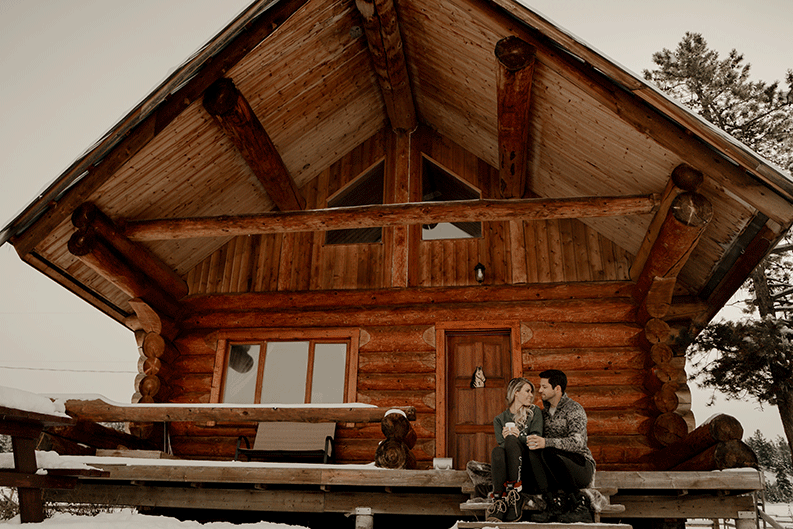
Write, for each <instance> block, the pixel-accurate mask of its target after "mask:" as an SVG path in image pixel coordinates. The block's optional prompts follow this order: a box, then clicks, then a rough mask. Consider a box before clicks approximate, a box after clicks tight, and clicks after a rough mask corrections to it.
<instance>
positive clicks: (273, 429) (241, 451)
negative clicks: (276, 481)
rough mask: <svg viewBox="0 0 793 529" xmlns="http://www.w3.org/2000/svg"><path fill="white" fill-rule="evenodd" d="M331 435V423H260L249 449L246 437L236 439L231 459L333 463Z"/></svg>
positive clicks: (334, 426)
mask: <svg viewBox="0 0 793 529" xmlns="http://www.w3.org/2000/svg"><path fill="white" fill-rule="evenodd" d="M335 435H336V423H335V422H313V423H312V422H260V423H259V426H258V428H257V429H256V438H255V439H254V442H253V448H251V446H250V443H249V442H248V438H247V437H240V438H238V439H237V449H236V451H235V453H234V460H235V461H240V457H244V458H245V459H246V460H247V461H274V462H291V461H302V462H312V463H329V462H330V463H333V461H334V459H335V452H334V450H333V439H334V437H335ZM243 442H244V443H245V447H244V448H243V447H242V443H243Z"/></svg>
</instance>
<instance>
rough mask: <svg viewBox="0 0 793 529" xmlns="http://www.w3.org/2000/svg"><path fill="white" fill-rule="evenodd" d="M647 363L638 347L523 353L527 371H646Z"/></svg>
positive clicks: (533, 350) (527, 351)
mask: <svg viewBox="0 0 793 529" xmlns="http://www.w3.org/2000/svg"><path fill="white" fill-rule="evenodd" d="M646 363H647V354H646V353H645V352H644V351H642V350H641V349H639V348H637V347H604V348H596V347H592V348H583V349H524V351H523V366H524V369H525V370H527V371H544V370H545V369H561V370H562V371H564V372H567V371H582V370H596V369H615V370H620V369H644V367H645V365H646Z"/></svg>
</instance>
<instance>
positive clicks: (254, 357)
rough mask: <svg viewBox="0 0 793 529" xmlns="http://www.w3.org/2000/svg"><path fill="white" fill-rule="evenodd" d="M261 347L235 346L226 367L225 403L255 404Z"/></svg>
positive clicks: (230, 352) (232, 347)
mask: <svg viewBox="0 0 793 529" xmlns="http://www.w3.org/2000/svg"><path fill="white" fill-rule="evenodd" d="M258 366H259V346H258V345H248V344H234V345H232V346H231V350H230V351H229V358H228V365H227V366H226V387H225V389H224V391H223V402H234V403H237V404H253V399H254V398H255V397H256V376H257V375H258V373H259V367H258Z"/></svg>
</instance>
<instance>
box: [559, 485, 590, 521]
mask: <svg viewBox="0 0 793 529" xmlns="http://www.w3.org/2000/svg"><path fill="white" fill-rule="evenodd" d="M568 498H569V502H568V510H567V512H564V513H562V514H560V515H559V522H561V523H579V522H583V523H594V521H595V520H594V518H593V517H592V509H591V508H590V504H589V497H588V496H587V495H586V494H584V493H583V492H581V491H578V492H573V493H571V494H570V495H569V496H568Z"/></svg>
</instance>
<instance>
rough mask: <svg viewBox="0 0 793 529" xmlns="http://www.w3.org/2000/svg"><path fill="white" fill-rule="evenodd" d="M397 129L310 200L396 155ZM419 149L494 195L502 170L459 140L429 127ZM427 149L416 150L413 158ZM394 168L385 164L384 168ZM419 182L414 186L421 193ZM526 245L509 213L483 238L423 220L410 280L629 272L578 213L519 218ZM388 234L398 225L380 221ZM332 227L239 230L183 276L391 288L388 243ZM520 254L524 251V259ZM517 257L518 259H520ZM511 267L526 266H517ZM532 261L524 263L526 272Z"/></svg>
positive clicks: (262, 284) (416, 173)
mask: <svg viewBox="0 0 793 529" xmlns="http://www.w3.org/2000/svg"><path fill="white" fill-rule="evenodd" d="M389 135H390V133H389V132H388V131H386V130H383V131H381V132H379V133H378V134H376V135H374V136H373V137H371V138H370V139H369V140H367V141H365V142H363V143H362V144H361V145H359V146H358V147H356V148H355V149H353V150H352V151H350V152H349V153H347V154H346V155H344V156H342V157H341V159H340V160H339V161H337V162H336V163H334V164H333V165H331V166H330V167H329V168H328V169H326V170H324V171H322V172H321V173H320V174H319V175H318V176H317V177H316V178H314V179H312V180H311V181H310V182H308V183H307V184H306V185H304V186H303V187H302V188H301V192H302V193H303V195H304V197H305V199H306V204H307V207H309V208H312V209H313V208H324V207H327V200H328V198H329V197H331V196H333V195H334V194H335V193H337V192H338V191H339V190H340V189H342V188H343V187H344V186H345V185H347V184H348V183H350V182H351V181H352V180H354V179H355V178H356V177H358V176H359V175H361V174H362V173H363V172H364V171H366V170H367V169H368V168H370V167H371V166H372V165H374V164H375V163H377V162H378V161H380V160H382V159H383V158H385V160H386V163H387V164H388V163H389V160H390V154H391V150H392V149H393V148H394V143H395V142H393V141H390V137H389ZM413 143H414V149H421V151H420V153H419V154H420V155H421V156H426V157H428V158H430V159H431V160H432V161H433V163H436V164H437V165H438V166H440V167H442V168H443V169H444V170H446V171H448V172H450V173H452V174H453V175H455V176H457V177H459V178H460V179H461V180H463V181H465V182H466V183H468V184H469V185H471V186H474V187H475V188H477V189H480V190H481V192H482V196H483V197H489V196H491V195H492V186H493V185H496V184H495V182H497V177H498V173H497V171H496V170H495V169H494V168H492V167H490V166H489V165H487V164H484V163H483V162H481V160H478V159H477V158H476V157H474V156H473V155H472V154H470V153H468V152H467V151H465V150H464V149H462V148H461V147H460V146H458V145H456V144H454V143H452V142H450V141H448V140H447V139H445V138H442V137H440V136H438V135H437V134H434V133H432V132H426V131H425V132H423V137H421V138H418V139H416V140H415V141H414V142H413ZM419 159H420V157H416V156H414V162H416V161H417V160H419ZM410 172H411V174H410V178H411V182H412V183H411V187H412V188H416V187H418V186H420V178H421V174H420V173H421V164H420V163H412V164H411V169H410ZM386 173H387V174H388V173H389V172H388V171H387V172H386ZM394 187H395V186H393V185H388V183H387V185H386V186H385V189H386V195H387V196H386V197H384V201H385V202H386V203H393V202H394V200H393V197H392V196H390V195H392V194H393V193H394ZM417 192H418V191H415V189H414V191H413V192H412V193H411V196H412V197H414V199H416V198H415V197H416V193H417ZM522 228H523V229H522V230H519V233H521V234H522V240H521V241H516V242H515V244H516V245H519V247H522V248H523V251H521V252H513V251H512V248H511V247H510V242H511V241H512V240H514V237H513V236H512V235H511V232H510V223H509V222H487V223H485V225H484V226H483V229H482V234H483V235H482V237H481V238H480V239H447V240H436V241H424V240H421V235H420V230H408V244H409V246H410V249H411V250H412V255H410V254H409V255H410V257H409V259H410V260H411V261H413V262H415V263H417V265H418V266H409V267H408V269H409V274H408V275H409V277H408V282H409V284H411V285H419V286H428V287H429V286H468V285H473V284H476V281H475V280H474V277H473V269H474V266H476V264H477V263H482V264H483V265H484V266H485V268H486V274H485V284H488V285H505V284H513V282H514V278H515V277H518V278H523V277H525V278H527V280H526V281H524V280H523V279H519V281H518V283H524V282H529V283H549V282H576V281H624V280H627V279H628V276H627V273H628V269H629V267H630V261H631V256H630V254H628V253H627V252H626V251H625V250H623V249H621V248H619V247H617V246H616V245H614V244H613V243H612V242H611V241H609V240H608V239H605V238H604V237H603V236H602V235H600V234H599V233H598V232H596V231H595V230H593V229H592V228H590V227H588V226H587V225H586V224H584V223H582V222H580V221H578V220H574V219H573V220H571V219H563V220H548V221H532V222H522ZM383 231H384V233H383V241H386V240H389V241H390V240H391V239H390V238H389V237H390V235H391V232H392V231H393V228H386V229H384V230H383ZM324 240H325V234H324V233H319V232H314V233H300V234H287V235H281V234H277V235H254V236H242V237H234V238H232V239H231V240H229V241H228V243H226V244H225V245H223V246H222V247H221V248H219V249H218V250H217V251H215V252H214V253H213V254H212V255H211V256H209V257H207V258H206V259H204V260H203V261H202V262H201V263H199V264H198V265H197V266H196V267H195V268H194V269H193V270H191V271H190V272H189V273H188V274H187V277H186V280H187V283H188V286H189V288H190V293H191V294H210V293H218V294H219V293H239V292H269V291H276V290H286V291H292V290H334V289H358V288H389V287H390V286H391V284H390V281H391V261H390V260H389V259H388V258H387V255H388V254H387V249H386V244H384V243H373V244H357V245H325V244H324ZM518 259H520V261H517V260H518ZM513 260H515V262H513ZM513 270H520V271H521V273H520V274H518V276H515V274H513ZM524 271H525V272H524Z"/></svg>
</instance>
